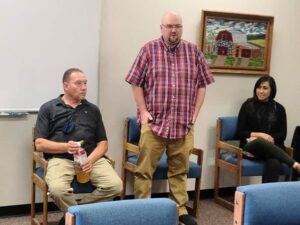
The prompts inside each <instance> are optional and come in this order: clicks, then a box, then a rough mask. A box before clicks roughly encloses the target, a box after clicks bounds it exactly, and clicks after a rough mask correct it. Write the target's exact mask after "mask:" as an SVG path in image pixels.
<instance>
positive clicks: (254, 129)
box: [237, 76, 300, 183]
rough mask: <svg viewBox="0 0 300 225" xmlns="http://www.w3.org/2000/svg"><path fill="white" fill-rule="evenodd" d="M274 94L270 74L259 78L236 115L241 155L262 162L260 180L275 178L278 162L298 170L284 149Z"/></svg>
mask: <svg viewBox="0 0 300 225" xmlns="http://www.w3.org/2000/svg"><path fill="white" fill-rule="evenodd" d="M275 96H276V83H275V80H274V79H273V78H272V77H271V76H263V77H260V78H259V79H258V80H257V81H256V84H255V86H254V90H253V97H252V98H249V99H247V100H246V101H245V102H244V103H243V105H242V107H241V109H240V112H239V117H238V129H237V132H238V136H239V138H240V147H241V148H243V150H244V157H246V158H249V159H260V160H264V161H265V162H266V164H265V170H264V175H263V180H262V182H263V183H267V182H276V181H278V178H279V175H280V163H281V162H284V163H286V164H287V165H288V166H290V167H292V168H293V169H295V170H296V171H297V172H298V173H300V164H299V163H298V162H296V161H295V160H294V159H293V158H291V157H290V156H289V155H288V154H287V153H286V152H285V148H284V140H285V138H286V133H287V122H286V112H285V108H284V107H283V106H282V105H281V104H280V103H278V102H276V101H275V100H274V98H275Z"/></svg>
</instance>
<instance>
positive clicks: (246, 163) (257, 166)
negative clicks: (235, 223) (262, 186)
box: [214, 116, 293, 210]
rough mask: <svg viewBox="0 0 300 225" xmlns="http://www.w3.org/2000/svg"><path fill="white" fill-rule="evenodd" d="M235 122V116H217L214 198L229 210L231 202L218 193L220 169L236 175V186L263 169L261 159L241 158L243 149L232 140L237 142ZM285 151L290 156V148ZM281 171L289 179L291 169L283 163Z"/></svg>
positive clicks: (259, 173) (231, 205) (291, 151)
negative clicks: (245, 177)
mask: <svg viewBox="0 0 300 225" xmlns="http://www.w3.org/2000/svg"><path fill="white" fill-rule="evenodd" d="M237 123H238V117H237V116H228V117H219V118H218V119H217V125H216V152H215V184H214V186H215V187H214V199H215V201H216V202H217V203H219V204H221V205H223V206H225V207H226V208H228V209H231V210H232V209H233V202H232V201H230V200H228V199H227V198H224V197H221V195H220V178H221V169H222V170H225V171H228V172H231V173H233V174H234V175H235V176H236V186H240V185H241V184H242V177H244V176H262V175H263V170H264V162H263V161H260V160H250V159H245V158H243V154H242V151H243V150H242V149H241V148H239V147H238V146H237V145H235V144H234V143H233V142H232V141H235V142H237V143H236V144H239V141H238V140H239V139H238V137H237V135H236V130H237ZM286 151H287V153H288V154H289V155H290V156H292V154H293V149H292V148H286ZM281 172H282V175H286V180H289V179H290V176H291V169H290V168H289V167H288V166H287V165H286V164H284V163H282V165H281Z"/></svg>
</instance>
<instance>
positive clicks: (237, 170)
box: [214, 119, 293, 211]
mask: <svg viewBox="0 0 300 225" xmlns="http://www.w3.org/2000/svg"><path fill="white" fill-rule="evenodd" d="M221 126H222V125H221V120H220V119H217V124H216V152H215V179H214V200H215V202H217V203H219V204H220V205H222V206H224V207H226V208H228V209H230V210H232V211H233V208H234V203H233V202H231V201H228V200H226V199H225V198H222V197H221V196H220V173H221V171H220V170H221V169H225V170H227V171H229V172H231V173H234V174H236V187H237V186H241V185H242V177H243V176H242V160H243V149H241V148H239V147H237V146H235V145H232V144H229V143H227V142H226V141H221ZM222 150H226V151H228V152H230V153H232V154H236V156H237V164H231V163H229V162H226V161H225V160H223V159H221V157H220V156H221V151H222ZM286 152H287V154H288V155H289V156H291V157H293V148H290V147H286ZM290 179H291V175H289V176H286V180H290Z"/></svg>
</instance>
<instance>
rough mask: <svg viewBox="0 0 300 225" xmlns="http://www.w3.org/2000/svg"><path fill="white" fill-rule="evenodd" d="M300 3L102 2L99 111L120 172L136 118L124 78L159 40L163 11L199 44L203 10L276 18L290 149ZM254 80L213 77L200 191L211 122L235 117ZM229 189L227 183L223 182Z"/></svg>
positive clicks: (203, 129)
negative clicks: (128, 123)
mask: <svg viewBox="0 0 300 225" xmlns="http://www.w3.org/2000/svg"><path fill="white" fill-rule="evenodd" d="M299 7H300V2H299V1H297V0H290V1H288V2H287V1H280V0H273V1H266V0H263V1H262V0H252V1H247V0H231V1H228V0H214V1H204V0H189V1H186V0H164V1H161V0H152V1H141V0H126V1H121V0H106V1H103V7H102V10H103V11H102V22H101V29H102V30H101V46H100V49H101V50H100V91H99V98H100V108H101V110H102V114H103V117H104V121H105V124H106V127H107V133H108V137H109V141H110V150H109V151H110V154H111V155H112V156H113V157H114V158H115V159H116V161H117V170H118V171H119V172H120V168H121V163H120V162H121V159H122V158H121V152H122V133H123V131H122V126H123V120H124V118H125V117H126V116H128V115H133V114H135V112H136V109H135V103H134V100H133V97H132V93H131V87H130V86H129V85H128V84H127V83H126V82H125V81H124V78H125V76H126V74H127V72H128V70H129V68H130V66H131V64H132V63H133V60H134V58H135V57H136V55H137V53H138V51H139V50H140V48H141V47H142V45H143V44H144V43H145V42H147V41H149V40H151V39H154V38H157V37H159V36H160V30H159V25H160V19H161V15H162V13H163V12H164V11H167V10H175V11H178V12H179V13H181V15H182V17H183V25H184V30H183V38H184V39H186V40H189V41H192V42H194V43H199V40H200V27H199V25H200V20H201V10H202V9H205V10H211V11H228V12H237V13H247V14H258V15H270V16H274V17H275V22H274V32H273V47H272V57H271V73H270V74H271V75H272V76H274V77H275V79H276V81H277V85H278V95H277V100H278V101H279V102H281V103H282V104H283V105H285V107H286V110H287V115H288V138H287V141H286V144H288V145H289V144H290V142H291V138H292V134H293V131H294V128H295V126H296V125H299V118H298V112H299V110H300V104H299V101H293V100H294V99H297V98H299V97H300V89H299V82H300V77H299V74H298V70H297V69H298V67H297V65H298V63H299V59H298V54H299V52H300V40H299V38H298V37H299V35H300V26H299V24H298V23H299V22H298V21H299V19H298V16H297V13H296V12H297V9H299ZM257 78H258V77H257V76H250V75H244V76H241V75H215V80H216V82H215V83H214V84H213V85H210V86H209V87H208V89H207V96H206V99H205V103H204V105H203V108H202V110H201V114H200V117H199V119H198V121H197V124H196V132H195V140H196V141H195V146H196V147H200V148H203V149H204V151H205V155H204V168H203V181H202V189H209V188H212V187H213V179H214V147H215V142H214V141H215V121H216V118H217V117H218V116H220V115H236V114H237V113H238V110H239V107H240V105H241V103H242V102H243V101H244V100H245V99H246V98H248V97H250V96H251V95H252V90H253V86H254V83H255V81H256V79H257ZM227 184H228V185H230V182H227Z"/></svg>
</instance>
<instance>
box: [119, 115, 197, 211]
mask: <svg viewBox="0 0 300 225" xmlns="http://www.w3.org/2000/svg"><path fill="white" fill-rule="evenodd" d="M127 137H128V119H127V118H126V120H125V124H124V136H123V161H122V174H121V177H122V180H123V191H122V193H121V199H125V197H126V185H127V184H126V183H127V172H131V173H132V174H134V173H135V171H136V169H137V166H136V165H135V164H132V163H130V162H128V161H127V159H128V156H129V155H139V153H140V150H139V147H138V145H137V144H136V145H135V144H132V143H128V142H127ZM191 154H193V155H196V156H197V164H198V165H199V166H201V165H202V163H203V150H202V149H198V148H194V149H193V150H192V152H191ZM189 179H195V192H194V201H193V206H192V207H190V206H186V207H187V210H188V212H189V214H191V215H192V216H194V217H197V214H198V213H197V211H198V206H199V200H200V186H201V177H198V178H189Z"/></svg>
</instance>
